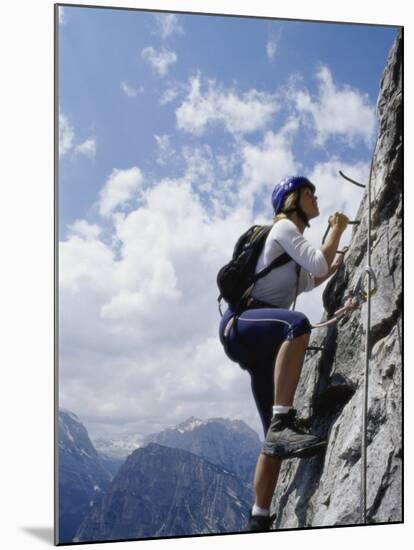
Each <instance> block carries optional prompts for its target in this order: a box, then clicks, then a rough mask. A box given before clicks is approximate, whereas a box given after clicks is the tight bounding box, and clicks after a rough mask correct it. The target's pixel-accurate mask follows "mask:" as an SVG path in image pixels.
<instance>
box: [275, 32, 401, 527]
mask: <svg viewBox="0 0 414 550" xmlns="http://www.w3.org/2000/svg"><path fill="white" fill-rule="evenodd" d="M402 54H403V42H402V35H401V34H400V35H399V36H398V37H397V38H396V40H395V43H394V44H393V47H392V48H391V50H390V53H389V57H388V60H387V64H386V67H385V70H384V74H383V78H382V80H381V86H380V94H379V98H378V102H377V114H378V120H379V128H378V138H377V143H376V147H375V151H374V154H373V159H372V162H373V164H372V177H371V189H372V197H371V223H372V228H371V238H372V252H371V265H372V268H373V270H374V272H375V274H376V277H377V282H378V291H377V292H376V294H375V295H374V296H373V297H372V301H371V331H370V341H369V352H370V370H369V384H368V387H369V392H368V419H367V434H368V436H367V439H368V441H367V463H368V466H367V474H366V475H367V522H368V523H380V522H399V521H402V513H403V512H402V403H401V401H402V392H401V383H402V326H401V322H402V208H403V203H402V170H403V144H402V127H403V119H402ZM349 176H351V177H352V174H349ZM363 183H367V182H363ZM338 185H351V184H350V183H347V182H345V181H343V182H342V181H339V180H338ZM361 192H362V193H363V191H362V190H361ZM357 219H358V220H360V222H361V223H360V224H359V225H358V226H356V229H355V230H354V233H353V236H352V243H351V247H350V250H349V253H348V254H347V256H346V260H345V263H344V265H343V266H342V267H341V269H340V271H338V273H337V274H336V275H335V277H334V278H333V279H332V280H331V281H330V283H329V285H328V286H327V288H326V290H325V293H324V306H325V310H326V317H328V318H329V317H331V316H332V315H333V312H334V311H335V310H336V309H338V307H340V306H341V305H342V304H343V303H344V301H345V299H346V297H347V295H348V293H349V292H350V291H352V290H353V289H354V287H355V284H356V282H357V280H358V277H359V276H360V274H361V273H362V272H363V271H364V268H365V266H366V265H367V232H368V227H367V220H368V196H367V190H365V194H364V196H363V198H362V202H361V206H360V209H359V212H358V216H357ZM366 310H367V305H366V304H364V305H363V306H362V307H361V308H359V309H358V310H357V311H355V312H353V313H352V314H351V315H350V316H348V317H346V318H344V319H343V320H341V321H340V322H339V323H338V324H337V326H334V327H330V328H329V329H326V328H325V329H319V330H315V331H314V332H313V337H312V341H311V344H310V345H311V346H321V347H322V348H323V351H310V352H308V355H307V360H306V362H305V365H304V369H303V373H302V377H301V381H300V385H299V387H298V390H297V393H296V397H295V406H296V407H297V408H298V411H299V412H300V415H301V416H302V417H303V418H304V419H306V420H307V421H308V423H309V425H310V426H311V431H312V432H313V433H316V434H319V435H321V436H324V437H326V438H327V440H328V445H327V448H326V453H325V454H323V455H321V456H318V457H313V458H311V459H306V460H301V461H299V460H291V461H285V462H284V463H283V465H282V469H281V474H280V478H279V483H278V486H277V489H276V492H275V496H274V499H273V503H272V507H273V510H274V512H275V513H276V521H275V524H274V528H276V529H283V528H289V527H305V526H328V525H351V524H357V523H359V522H360V511H361V507H360V493H361V480H360V476H361V433H362V413H363V375H364V367H365V334H366V319H367V311H366Z"/></svg>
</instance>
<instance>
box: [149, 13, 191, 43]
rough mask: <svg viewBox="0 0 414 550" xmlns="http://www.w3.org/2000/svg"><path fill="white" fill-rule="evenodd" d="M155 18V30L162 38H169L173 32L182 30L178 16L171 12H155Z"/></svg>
mask: <svg viewBox="0 0 414 550" xmlns="http://www.w3.org/2000/svg"><path fill="white" fill-rule="evenodd" d="M155 20H156V23H157V30H158V32H159V33H160V35H161V38H162V39H163V40H165V39H166V38H169V37H170V36H172V35H173V34H183V32H184V31H183V28H182V26H181V24H180V21H179V19H178V16H177V15H175V14H173V13H165V14H161V13H160V14H156V15H155Z"/></svg>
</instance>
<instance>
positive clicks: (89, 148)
mask: <svg viewBox="0 0 414 550" xmlns="http://www.w3.org/2000/svg"><path fill="white" fill-rule="evenodd" d="M75 152H76V153H79V154H81V155H85V157H88V158H90V159H93V158H95V156H96V140H95V139H92V138H90V139H87V140H86V141H84V142H83V143H80V144H79V145H77V146H76V147H75Z"/></svg>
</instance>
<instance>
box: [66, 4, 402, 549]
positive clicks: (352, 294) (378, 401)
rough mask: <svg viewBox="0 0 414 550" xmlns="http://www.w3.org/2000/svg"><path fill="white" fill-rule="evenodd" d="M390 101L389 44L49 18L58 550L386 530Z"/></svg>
mask: <svg viewBox="0 0 414 550" xmlns="http://www.w3.org/2000/svg"><path fill="white" fill-rule="evenodd" d="M402 102H403V27H400V26H395V25H386V24H384V25H372V24H361V23H352V22H349V23H338V22H322V21H309V20H293V19H278V18H270V17H258V16H255V17H250V16H240V15H230V14H211V13H210V14H208V13H190V12H179V11H168V12H167V11H161V10H145V9H132V8H120V7H115V6H114V7H110V6H87V5H84V6H83V5H74V4H56V5H55V134H56V138H55V161H56V166H55V197H56V202H55V220H56V221H55V249H56V275H55V292H56V322H55V327H56V328H55V344H56V346H55V349H56V357H55V415H56V417H55V428H56V429H55V543H56V544H57V545H69V544H81V543H90V542H108V541H128V540H149V539H164V538H178V537H197V536H211V535H224V534H229V533H232V534H236V533H246V532H252V531H254V530H256V529H255V526H256V527H257V526H259V529H260V530H272V531H281V530H292V529H295V530H296V529H309V528H315V529H316V528H325V527H344V526H356V525H370V526H372V525H378V524H390V523H401V522H403V477H402V469H403V425H402V412H403V399H402V398H403V394H402V374H403V373H402V365H403V361H402V357H403V342H402V331H403V329H402V322H403V316H402V312H403V298H402V291H403V283H402V272H403V255H402V237H403V223H402V222H403V202H402V201H403V198H402V193H403V108H402V105H403V103H402ZM291 176H295V177H296V179H295V178H294V179H287V178H291ZM297 176H300V177H302V178H306V181H307V182H311V183H312V184H313V185H314V186H315V188H316V189H313V188H311V187H309V185H307V184H303V180H300V181H301V183H300V182H299V184H298V187H297V190H296V191H297V192H298V195H297V197H296V199H297V201H299V202H298V204H296V203H295V204H294V205H293V207H292V208H293V210H292V211H291V212H288V211H287V210H286V209H285V210H286V212H284V211H283V208H282V206H281V210H278V208H279V207H278V206H277V205H278V204H279V203H277V201H276V200H275V197H276V195H277V193H280V192H282V191H283V193H285V191H284V189H285V188H282V187H283V185H287V182H288V184H289V185H291V184H292V185H296V184H297V181H298V180H297ZM292 182H293V183H292ZM295 182H296V183H295ZM278 185H282V187H277V186H278ZM275 186H276V187H275ZM292 189H293V188H289V192H291V191H292ZM303 189H307V190H308V191H309V189H311V190H312V193H311V194H309V201H313V202H312V203H311V202H309V203H306V200H308V199H306V197H305V195H304V194H303V193H302V191H303ZM281 190H282V191H281ZM296 191H295V192H296ZM313 191H315V192H314V193H313ZM286 193H287V192H286ZM286 193H285V194H284V195H283V197H282V196H281V195H280V196H281V199H280V200H281V204H282V203H283V201H285V203H283V204H286V196H285V195H286ZM272 196H273V199H272ZM278 196H279V195H278ZM292 196H293V195H292ZM312 208H313V210H312ZM275 214H276V215H278V214H279V215H280V214H282V218H283V216H284V217H285V218H286V217H288V218H289V219H287V220H286V219H285V220H283V222H282V223H279V222H281V219H279V218H277V219H276V221H275V220H274V215H275ZM300 220H302V221H300ZM292 221H293V223H292ZM305 222H306V223H305ZM273 223H274V225H272V224H273ZM308 223H309V225H310V227H306V225H307V224H308ZM289 224H290V226H291V227H293V226H294V228H295V231H297V234H296V233H295V234H294V235H293V237H292V238H290V237H289V232H288V233H287V234H286V235H287V236H286V235H285V233H283V230H282V229H280V228H282V227H289ZM301 224H303V226H302V225H301ZM341 224H342V225H344V227H342V226H341ZM253 225H260V226H264V225H269V226H272V229H271V230H270V231H271V232H270V233H269V235H273V233H272V232H274V231H281V233H280V238H283V239H285V238H286V239H287V240H286V243H287V244H286V243H285V241H283V243H284V245H283V246H282V245H280V246H281V248H282V249H283V250H285V251H286V250H288V251H289V253H290V256H292V255H293V256H294V258H293V259H294V262H290V263H287V264H286V265H284V266H281V267H280V268H278V269H280V271H278V275H275V274H276V270H274V271H272V272H271V273H269V274H268V275H267V276H266V277H268V279H265V278H263V280H262V282H260V281H256V283H255V286H254V288H253V291H252V293H251V294H250V295H249V296H250V298H251V299H252V300H254V301H252V302H249V303H247V302H243V308H241V307H240V308H238V307H233V306H234V305H235V304H234V303H230V304H229V303H227V304H226V303H225V302H224V303H222V306H221V309H222V313H224V317H223V318H221V316H220V313H219V308H218V303H217V296H218V294H219V289H218V288H217V274H218V272H219V270H220V268H222V266H224V265H225V264H226V263H228V262H229V260H230V259H231V257H232V253H233V248H234V246H235V244H236V241H237V239H238V238H239V237H240V235H242V234H243V232H245V231H246V230H247V229H248V228H249V227H251V226H253ZM340 226H341V227H340ZM329 228H330V229H329ZM305 229H306V232H305ZM327 229H329V231H328V230H327ZM302 233H303V235H302ZM277 235H279V233H278V234H277ZM339 237H340V239H339ZM289 239H290V240H289ZM301 239H306V241H305V240H303V241H302V240H301ZM271 241H272V238H269V237H268V238H267V240H266V244H265V245H263V246H264V248H263V250H264V253H263V254H261V255H260V258H259V260H257V261H258V262H259V263H258V264H256V263H255V266H256V267H257V266H258V265H260V261H263V262H264V264H263V267H264V266H265V264H266V257H267V256H266V254H267V253H268V254H270V255H271V254H272V253H273V252H272V250H273V248H271V246H270V245H271ZM274 242H276V243H277V246H279V243H278V241H277V240H276V238H275V239H274ZM294 243H299V244H300V246H299V245H298V247H297V248H296V249H295V245H294ZM321 243H322V244H321ZM266 246H268V249H267V248H265V247H266ZM274 246H276V245H274ZM290 246H292V247H293V248H289V247H290ZM299 248H300V250H299ZM337 249H338V250H337ZM295 250H296V252H295ZM337 251H338V252H339V253H338V254H337V253H336V252H337ZM259 252H261V250H260V251H259ZM296 253H297V256H296V255H295V254H296ZM318 258H319V263H320V264H321V263H325V264H326V270H325V271H324V270H323V269H322V268H321V272H320V273H319V272H317V260H318ZM291 259H292V258H291ZM255 261H256V260H255ZM311 261H313V262H314V263H312V264H310V263H306V262H311ZM296 265H299V266H300V268H301V270H300V271H298V272H299V277H298V280H297V281H296V278H295V269H296V268H295V266H296ZM308 265H309V266H312V267H309V269H306V266H308ZM328 268H329V273H328V271H327V270H328ZM257 269H258V268H257ZM292 273H293V275H292ZM266 281H267V282H266ZM278 285H279V286H278ZM232 288H234V287H233V286H232ZM292 289H293V292H294V296H291V293H292ZM277 292H279V295H277ZM275 296H278V298H277V299H276V297H275ZM293 297H297V300H296V306H295V311H292V310H289V306H290V303H291V302H292V301H293V299H292V298H293ZM266 300H268V301H266ZM278 300H279V301H278ZM237 303H239V302H237ZM229 305H230V308H228V306H229ZM263 306H265V307H263ZM276 306H278V307H277V308H276ZM275 309H277V310H278V311H280V310H283V311H284V313H283V315H285V317H283V316H280V315H282V314H278V315H279V316H276V317H275V316H274V312H275ZM264 312H265V313H266V314H264ZM243 316H244V317H243ZM269 317H270V321H269ZM275 320H276V321H277V322H276V323H275ZM265 325H266V326H265ZM275 325H279V326H281V325H283V326H284V327H286V326H288V327H289V331H287V332H286V331H285V332H283V331H282V330H279V329H278V330H277V331H274V327H275ZM237 327H238V328H237ZM263 327H265V328H263ZM304 327H305V328H304ZM235 329H237V330H235ZM269 331H270V332H269ZM306 334H311V336H310V340H309V341H308V340H306V342H305V339H304V336H305V335H306ZM298 342H302V344H301V345H302V347H303V345H304V347H303V350H302V352H301V353H302V355H300V353H299V352H300V350H299V348H298ZM303 342H305V344H303ZM298 350H299V351H298ZM298 353H299V355H298ZM295 354H296V355H295ZM285 356H286V357H287V358H288V359H286V360H285V359H284V358H285ZM298 357H299V359H298ZM285 363H286V364H285ZM287 364H288V365H289V369H287V368H286V365H287ZM295 369H296V370H295ZM294 372H296V374H297V379H295V376H296V375H294ZM296 385H297V386H296ZM252 390H253V395H252ZM289 392H291V393H292V392H293V395H294V400H293V401H292V402H290V401H289ZM256 405H257V407H256ZM273 405H276V406H277V407H279V408H277V409H272V406H273ZM291 405H292V406H293V408H294V409H295V410H296V418H295V419H294V420H293V419H292V420H291V421H290V420H289V421H287V420H286V419H287V418H288V417H289V418H291V417H292V414H291V413H290V412H286V411H285V410H284V407H285V408H286V407H290V406H291ZM272 415H273V416H272ZM278 415H279V416H278ZM292 418H293V417H292ZM270 422H272V423H271V424H270V426H271V429H270V431H272V430H273V431H272V433H273V435H272V436H269V431H268V428H269V423H270ZM299 424H300V425H299ZM280 426H282V427H281V428H280ZM283 430H285V431H283ZM282 432H283V434H285V435H283V436H281V435H280V434H281V433H282ZM274 434H276V435H274ZM286 434H287V435H286ZM292 434H293V435H294V437H296V438H299V439H300V438H302V439H300V442H301V447H302V448H303V446H305V447H306V446H307V450H308V451H309V449H310V448H311V447H312V445H313V446H314V447H318V451H319V452H318V453H317V454H316V453H314V452H313V451H312V452H311V453H305V452H304V453H302V454H301V453H300V452H298V449H299V447H300V446H297V447H295V448H294V449H293V450H292V448H291V447H289V448H288V447H287V446H286V445H291V441H293V440H292ZM272 437H273V439H272ZM275 438H276V439H275ZM312 438H313V439H312ZM275 441H276V443H275ZM286 441H287V442H288V443H286ZM295 441H296V440H295ZM310 441H312V442H313V443H312V445H311V444H310ZM315 442H316V445H315ZM282 447H283V449H282ZM281 449H282V450H281ZM254 479H255V480H256V482H254ZM276 482H277V483H276ZM263 502H267V503H268V505H266V506H264V505H263V504H262V506H260V503H263ZM254 504H255V506H256V508H254V509H253V512H254V513H253V516H254V517H256V519H257V517H259V518H260V519H257V521H256V523H255V521H252V507H253V505H254ZM257 506H258V508H257ZM260 508H262V510H260ZM263 508H266V511H264V510H263ZM266 513H268V515H266ZM269 518H271V519H269ZM274 536H275V537H277V536H278V535H277V534H275V535H274Z"/></svg>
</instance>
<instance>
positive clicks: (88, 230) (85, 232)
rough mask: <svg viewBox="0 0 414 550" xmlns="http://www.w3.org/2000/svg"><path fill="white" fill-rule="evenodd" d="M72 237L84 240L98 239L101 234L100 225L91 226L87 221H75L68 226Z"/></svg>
mask: <svg viewBox="0 0 414 550" xmlns="http://www.w3.org/2000/svg"><path fill="white" fill-rule="evenodd" d="M68 229H69V232H70V234H72V235H77V236H78V237H82V238H84V239H87V240H88V239H97V238H98V237H99V235H100V234H101V231H102V230H101V228H100V227H99V226H98V225H95V224H90V223H88V222H87V221H86V220H75V221H74V222H73V223H72V224H70V225H69V226H68Z"/></svg>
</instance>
